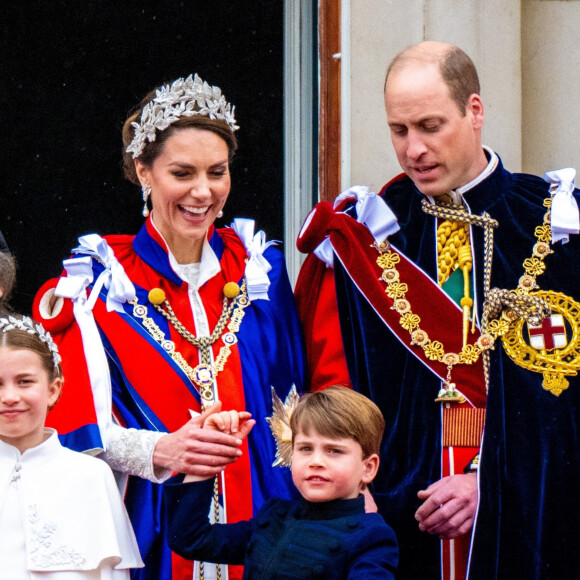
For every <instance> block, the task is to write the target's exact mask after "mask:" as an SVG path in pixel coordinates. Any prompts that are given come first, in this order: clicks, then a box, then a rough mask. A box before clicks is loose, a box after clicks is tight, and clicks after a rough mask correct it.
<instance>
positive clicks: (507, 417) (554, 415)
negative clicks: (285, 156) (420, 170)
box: [335, 162, 580, 580]
mask: <svg viewBox="0 0 580 580" xmlns="http://www.w3.org/2000/svg"><path fill="white" fill-rule="evenodd" d="M577 193H578V192H577ZM382 195H383V197H384V199H385V201H386V202H387V204H388V205H389V206H390V207H391V209H393V211H394V212H395V214H396V215H397V217H398V219H399V223H400V225H401V230H400V232H399V233H398V234H396V235H395V236H393V237H392V238H391V241H392V242H393V244H394V245H395V246H396V247H397V249H399V250H401V251H402V252H403V253H404V254H405V255H406V256H407V257H408V258H410V259H411V260H413V261H414V262H415V263H416V264H418V265H419V266H420V267H421V268H422V269H423V270H424V271H426V272H427V273H428V274H429V275H430V276H431V277H432V278H433V279H436V256H435V247H436V246H435V220H434V218H432V217H430V216H427V215H426V214H424V213H423V212H422V210H421V198H422V196H421V194H420V193H419V192H418V190H416V188H415V187H414V185H413V183H412V182H411V180H410V179H408V178H407V177H404V178H402V179H400V180H397V181H395V182H393V183H391V184H390V185H388V187H386V188H385V189H384V190H383V192H382ZM547 195H548V185H547V183H545V182H544V181H543V180H542V179H541V178H539V177H535V176H531V175H525V174H511V173H509V172H507V171H506V170H505V169H504V168H503V166H502V165H501V162H500V164H499V166H498V167H497V169H496V170H495V171H494V172H493V173H492V175H491V176H489V177H488V178H487V179H485V180H484V181H483V182H482V183H480V184H479V185H477V186H476V187H474V188H473V189H471V190H470V191H469V192H467V193H466V194H465V199H466V201H467V203H468V205H469V207H470V209H471V211H472V213H477V214H481V213H482V212H484V211H486V212H488V213H489V214H490V215H491V217H493V218H495V219H496V220H498V221H499V227H498V228H497V229H496V230H495V232H494V233H495V236H494V238H495V244H494V257H493V268H492V281H491V287H492V288H493V287H499V288H508V289H512V288H515V287H517V284H518V279H519V277H520V276H521V275H522V274H523V273H524V271H523V266H522V263H523V261H524V260H525V259H526V258H528V257H530V256H531V254H532V247H533V245H534V243H535V242H536V238H535V237H534V229H535V227H536V226H537V225H540V224H541V223H542V220H543V215H544V213H545V211H546V210H545V208H544V207H543V205H542V202H543V200H544V199H545V197H547ZM473 235H474V239H473V244H474V248H475V263H474V270H475V275H476V296H477V304H478V310H479V316H481V307H482V296H483V287H482V281H483V230H482V229H481V228H479V227H474V228H473ZM579 243H580V239H579V237H578V236H572V237H571V239H570V242H569V243H568V244H566V245H562V244H558V245H557V246H555V247H554V248H553V249H554V254H552V255H550V256H549V257H548V258H546V260H545V262H546V265H547V272H546V273H545V274H544V275H542V276H540V277H538V283H539V285H540V287H541V288H542V289H544V290H554V291H560V292H564V293H565V294H568V295H570V296H572V297H574V294H576V296H577V297H578V298H579V299H580V285H579V278H580V275H579V273H578V269H577V264H576V260H575V258H577V256H578V255H579V253H578V249H579ZM335 279H336V285H337V297H338V300H339V304H340V305H341V308H340V309H339V310H340V313H341V328H342V334H343V341H344V344H345V351H346V353H347V363H348V366H349V372H350V375H351V378H352V381H353V384H354V386H355V388H356V389H357V390H359V391H361V392H362V393H364V394H366V395H368V396H370V397H371V398H372V399H373V400H374V401H375V402H376V403H377V404H378V405H379V406H380V408H381V410H382V411H383V413H384V415H385V419H386V423H387V429H386V434H387V435H386V437H385V441H384V443H383V449H382V457H381V471H380V473H379V476H378V477H377V479H376V481H375V485H374V493H375V497H376V500H377V503H378V505H379V509H380V512H381V513H382V514H383V515H384V517H385V519H386V520H387V522H388V523H389V524H390V525H391V526H392V527H393V528H394V529H395V532H396V533H397V537H398V538H399V544H400V564H399V571H398V574H397V577H398V578H400V579H411V578H412V579H414V580H415V579H417V578H421V579H425V580H427V579H430V578H433V579H435V578H439V577H440V571H439V568H440V566H439V541H438V538H436V537H431V536H428V535H427V534H424V533H421V532H419V530H418V528H417V523H416V522H415V520H414V517H413V514H414V512H415V510H416V509H417V507H418V506H419V505H420V501H419V500H418V499H417V497H416V494H417V491H418V490H419V489H424V488H425V487H426V486H427V485H429V484H430V483H432V482H433V481H436V480H437V479H439V478H440V476H441V466H440V457H441V432H440V431H441V428H440V419H439V416H438V413H437V412H436V411H435V412H434V405H436V404H435V403H434V402H433V399H434V398H435V397H436V395H437V391H438V389H439V386H440V385H439V380H438V379H437V378H436V377H435V376H434V375H433V374H432V373H431V372H430V371H429V370H427V369H426V368H425V367H423V365H421V364H420V363H418V362H417V360H416V359H415V358H414V357H413V356H412V355H411V354H409V352H408V351H407V350H406V349H405V348H404V347H403V346H402V345H401V344H400V343H399V342H398V341H397V340H396V339H395V338H394V337H393V336H392V335H391V333H390V332H389V331H388V329H386V328H385V326H384V325H383V324H382V323H381V321H380V320H379V319H378V317H377V316H376V315H375V313H374V312H373V311H372V309H371V308H370V307H369V305H368V303H367V302H366V300H365V299H364V297H363V296H362V295H361V294H360V292H359V291H358V290H357V289H356V288H355V287H354V285H353V284H352V282H351V280H350V278H349V276H348V274H347V273H345V272H344V270H343V269H342V267H341V266H340V264H336V265H335ZM354 321H356V323H354ZM432 338H436V337H432ZM491 358H492V372H491V381H490V391H489V397H488V411H487V422H486V428H485V437H484V444H483V451H482V459H481V470H480V509H479V513H478V518H477V524H476V530H475V533H474V546H473V551H472V560H471V566H470V575H469V578H470V580H480V579H481V580H483V579H485V580H489V579H490V578H525V579H526V580H528V579H533V578H542V579H547V578H570V577H572V576H571V574H574V573H575V572H576V571H577V570H578V569H579V568H580V550H578V549H576V543H577V542H576V536H575V533H574V530H575V524H577V522H578V521H580V493H579V492H578V485H579V482H580V457H579V449H578V446H579V444H580V433H579V432H578V428H577V421H576V417H577V415H578V408H579V405H580V380H579V379H578V378H577V377H571V378H570V388H569V389H568V390H567V391H565V392H563V393H562V394H561V395H560V397H556V396H555V395H553V394H551V393H549V392H548V391H545V390H544V389H543V388H542V379H543V377H542V375H541V374H538V373H533V372H530V371H527V370H525V369H523V368H521V367H518V366H517V365H516V364H515V363H513V362H512V361H511V360H510V359H509V358H508V357H507V356H506V355H505V353H504V352H503V348H502V347H501V345H500V344H497V345H496V347H495V350H494V351H493V352H492V357H491ZM458 387H459V388H460V386H459V385H458Z"/></svg>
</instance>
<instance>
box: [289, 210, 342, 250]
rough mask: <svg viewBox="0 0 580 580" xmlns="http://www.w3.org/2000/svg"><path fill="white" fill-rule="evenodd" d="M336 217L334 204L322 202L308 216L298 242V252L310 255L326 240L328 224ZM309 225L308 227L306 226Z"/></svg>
mask: <svg viewBox="0 0 580 580" xmlns="http://www.w3.org/2000/svg"><path fill="white" fill-rule="evenodd" d="M333 215H334V210H333V209H332V204H331V203H330V202H328V201H321V202H320V203H318V204H316V206H315V207H314V209H313V210H312V211H311V212H310V213H309V214H308V215H307V216H306V219H305V220H304V224H303V225H302V229H301V230H300V235H299V236H298V239H297V240H296V247H297V248H298V251H300V252H302V253H303V254H310V252H313V251H314V250H315V249H316V248H317V246H318V245H319V244H320V243H321V242H322V241H323V240H324V238H325V234H326V229H327V226H328V223H329V222H330V220H331V219H332V216H333ZM306 223H308V226H305V224H306Z"/></svg>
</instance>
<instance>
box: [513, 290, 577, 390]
mask: <svg viewBox="0 0 580 580" xmlns="http://www.w3.org/2000/svg"><path fill="white" fill-rule="evenodd" d="M531 294H533V295H534V296H538V297H539V298H543V299H544V300H545V301H546V302H547V303H548V305H549V306H550V309H551V311H552V315H551V316H549V317H548V318H545V319H544V320H543V321H542V322H541V323H540V324H538V325H530V324H527V325H526V323H525V321H524V320H521V319H519V320H516V321H514V323H512V325H511V326H510V328H509V330H508V332H507V333H506V334H504V335H503V336H502V342H503V347H504V350H505V352H506V354H507V355H508V356H509V357H510V358H511V359H512V360H513V361H514V362H515V363H516V364H517V365H519V366H521V367H523V368H525V369H528V370H530V371H533V372H536V373H542V374H543V375H544V380H543V382H542V387H543V388H544V389H546V390H547V391H550V392H551V393H552V394H553V395H556V396H559V395H560V394H561V393H562V391H564V390H565V389H567V388H568V386H569V384H570V383H569V381H568V379H566V377H567V376H576V375H577V374H578V369H579V368H580V322H579V321H580V303H578V302H576V301H575V300H573V299H572V298H570V297H569V296H566V295H565V294H561V293H559V292H549V291H544V290H539V291H536V292H533V293H531ZM524 326H527V333H525V332H524ZM568 333H570V340H568ZM526 338H527V340H526Z"/></svg>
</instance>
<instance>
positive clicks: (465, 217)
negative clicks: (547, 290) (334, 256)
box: [372, 197, 552, 403]
mask: <svg viewBox="0 0 580 580" xmlns="http://www.w3.org/2000/svg"><path fill="white" fill-rule="evenodd" d="M424 202H425V200H424ZM544 206H545V207H547V208H548V211H547V212H546V214H545V216H544V223H543V224H542V225H541V226H538V227H537V228H536V231H535V236H536V238H538V242H537V243H536V244H535V245H534V248H533V253H532V256H531V257H530V258H527V259H526V260H525V261H524V263H523V266H524V270H525V272H526V273H525V274H524V275H523V276H522V277H521V278H520V280H519V284H518V288H517V289H516V290H510V291H508V290H499V289H497V288H494V289H493V290H489V282H490V277H491V259H492V255H493V236H492V235H490V234H491V228H494V227H497V221H495V220H492V219H491V218H490V217H489V215H487V214H485V213H484V214H483V215H482V216H476V215H471V214H468V213H466V212H465V211H464V210H462V209H460V208H457V207H453V206H451V207H446V206H434V205H433V204H429V202H426V203H423V210H424V211H425V213H428V214H429V215H433V216H435V217H444V218H445V219H458V218H459V219H461V221H468V222H469V223H472V224H474V225H480V226H483V227H484V228H485V231H486V242H485V246H486V248H485V253H484V278H485V279H484V293H485V296H484V300H485V301H484V308H483V316H482V325H481V327H482V332H481V335H480V336H479V338H478V339H477V341H476V342H475V344H465V345H464V346H463V348H462V349H461V351H460V352H445V347H444V345H443V344H442V343H441V342H440V341H438V340H432V339H431V338H430V337H429V335H428V334H427V332H425V331H424V330H423V329H422V328H421V327H420V324H421V318H420V317H419V316H418V315H417V314H415V313H414V312H413V311H412V309H411V308H412V307H411V303H410V302H409V301H408V300H407V299H406V294H407V291H408V285H407V284H406V283H405V282H402V281H401V280H400V275H399V272H398V271H397V264H398V263H399V262H400V260H401V258H400V256H399V255H398V254H397V253H395V252H393V251H392V250H391V248H390V244H389V242H388V240H385V241H383V242H382V243H377V242H375V243H374V244H372V246H373V247H374V248H375V249H376V250H377V252H378V253H379V256H378V258H377V260H376V263H377V265H378V266H379V267H380V268H382V269H383V273H382V275H381V277H380V278H379V279H380V280H382V281H383V282H385V283H386V288H385V293H386V294H387V296H388V297H389V298H391V300H393V306H392V308H393V309H394V310H395V311H396V312H397V313H398V314H399V315H400V318H399V324H400V325H401V326H402V327H403V328H404V329H405V330H407V331H408V332H409V334H410V336H411V345H413V346H415V345H416V346H419V347H420V348H422V349H423V352H424V353H425V356H426V357H427V358H428V359H429V360H432V361H439V362H441V363H443V364H444V365H446V366H447V377H446V379H445V381H444V382H443V388H442V389H441V390H440V391H439V393H438V396H437V398H436V399H435V400H436V401H437V402H460V403H462V402H465V397H463V395H462V394H461V393H460V392H459V391H458V390H457V388H456V385H455V384H454V383H453V382H452V381H451V373H452V370H453V367H454V366H455V365H458V364H467V365H470V364H473V363H475V362H476V361H477V360H478V359H479V357H480V356H482V355H486V354H487V352H488V351H489V350H490V349H491V348H493V346H494V343H495V340H496V339H497V338H498V337H501V336H502V335H504V334H506V333H507V332H508V331H509V329H510V325H511V324H512V323H513V322H514V321H515V320H517V319H520V318H524V319H526V320H528V321H530V322H534V323H539V321H541V320H542V319H543V318H545V317H546V316H548V315H549V312H550V309H549V306H548V305H547V304H546V302H545V300H543V299H542V298H539V297H535V296H532V295H530V290H532V289H533V288H535V287H536V286H537V285H536V282H535V279H536V276H538V275H539V274H541V273H543V272H544V270H545V264H544V258H545V257H546V256H547V255H548V254H550V253H551V251H552V250H551V248H550V239H551V229H550V222H549V208H550V206H551V197H549V198H547V199H546V200H544ZM441 209H442V210H443V211H441ZM454 210H455V211H454ZM488 358H489V357H488V356H484V373H485V381H486V390H487V387H488V383H489V360H488Z"/></svg>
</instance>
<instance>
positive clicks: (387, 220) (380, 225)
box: [314, 185, 401, 267]
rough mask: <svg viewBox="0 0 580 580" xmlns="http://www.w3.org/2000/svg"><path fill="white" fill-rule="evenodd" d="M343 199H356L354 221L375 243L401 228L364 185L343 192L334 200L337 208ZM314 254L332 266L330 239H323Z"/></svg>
mask: <svg viewBox="0 0 580 580" xmlns="http://www.w3.org/2000/svg"><path fill="white" fill-rule="evenodd" d="M345 199H356V200H357V201H356V215H357V218H356V221H357V222H358V223H360V224H363V225H364V226H366V227H367V228H368V230H369V231H370V233H371V235H372V236H373V238H374V239H375V241H376V242H377V243H379V244H380V243H381V242H383V241H384V240H385V238H388V237H389V236H392V235H393V234H395V233H397V232H398V231H399V230H400V229H401V228H400V226H399V224H398V222H397V218H396V216H395V214H394V213H393V212H392V211H391V208H390V207H389V206H388V205H387V204H386V203H385V200H384V199H383V198H382V197H381V196H380V195H377V194H376V193H375V192H374V191H369V188H368V187H366V186H365V185H354V186H353V187H351V188H349V189H347V190H346V191H343V192H342V193H341V194H339V195H338V196H337V198H336V199H335V200H334V207H335V208H336V207H338V205H339V204H340V203H342V202H343V201H344V200H345ZM314 254H315V255H316V256H317V257H318V258H319V259H320V260H322V261H323V262H324V263H325V264H326V265H327V266H328V267H332V265H333V250H332V244H331V243H330V239H329V238H328V237H327V238H325V239H324V240H323V241H322V242H321V243H320V244H319V245H318V246H317V247H316V249H315V250H314Z"/></svg>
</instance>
